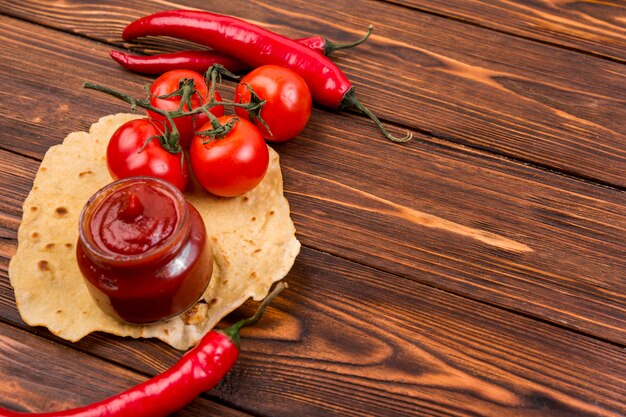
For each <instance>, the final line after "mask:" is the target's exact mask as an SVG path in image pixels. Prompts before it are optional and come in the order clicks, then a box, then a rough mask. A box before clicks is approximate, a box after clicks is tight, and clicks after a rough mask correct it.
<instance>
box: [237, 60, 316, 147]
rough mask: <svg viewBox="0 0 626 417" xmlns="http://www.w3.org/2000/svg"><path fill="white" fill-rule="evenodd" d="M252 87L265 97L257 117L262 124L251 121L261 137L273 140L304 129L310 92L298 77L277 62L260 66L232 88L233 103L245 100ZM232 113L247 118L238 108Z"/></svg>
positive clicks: (247, 99)
mask: <svg viewBox="0 0 626 417" xmlns="http://www.w3.org/2000/svg"><path fill="white" fill-rule="evenodd" d="M246 84H247V85H249V86H250V87H252V89H253V90H254V92H255V93H256V94H257V95H258V96H259V98H260V99H261V100H266V103H265V105H264V106H263V108H262V109H261V112H260V116H261V118H262V119H263V120H264V121H265V123H267V125H268V126H269V128H270V132H271V134H270V133H269V132H268V131H267V129H266V128H265V126H263V124H262V123H261V122H260V121H258V120H254V124H255V125H256V127H258V128H259V130H260V131H261V134H262V135H263V137H264V138H265V139H267V140H270V141H274V142H282V141H285V140H288V139H291V138H293V137H294V136H296V135H297V134H298V133H300V132H301V131H302V129H304V126H306V124H307V122H308V121H309V116H310V115H311V91H310V90H309V87H308V86H307V85H306V82H305V81H304V79H302V77H301V76H300V75H298V74H296V73H295V72H293V71H292V70H290V69H288V68H284V67H280V66H277V65H264V66H262V67H258V68H257V69H255V70H253V71H251V72H250V73H249V74H248V75H246V76H245V77H243V78H242V79H241V82H240V83H239V85H238V86H237V89H236V90H235V103H249V102H250V99H251V97H250V96H251V93H250V90H249V89H248V88H247V87H246ZM235 113H236V114H237V115H238V116H240V117H244V118H246V119H248V120H250V117H249V115H248V112H247V111H246V110H245V109H242V108H240V107H236V108H235Z"/></svg>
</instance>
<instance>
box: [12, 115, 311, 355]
mask: <svg viewBox="0 0 626 417" xmlns="http://www.w3.org/2000/svg"><path fill="white" fill-rule="evenodd" d="M138 117H140V116H138V115H133V114H117V115H111V116H106V117H103V118H102V119H100V120H99V121H98V122H97V123H95V124H94V125H92V126H91V128H90V129H89V132H88V133H87V132H74V133H71V134H70V135H68V136H67V137H66V138H65V140H64V141H63V143H62V144H61V145H56V146H53V147H51V148H50V149H49V150H48V152H47V153H46V155H45V157H44V159H43V161H42V162H41V166H40V168H39V171H38V172H37V175H36V177H35V180H34V184H33V189H32V190H31V192H30V194H29V195H28V197H27V198H26V201H25V202H24V206H23V218H22V223H21V225H20V228H19V231H18V248H17V252H16V254H15V256H13V258H12V259H11V262H10V264H9V277H10V279H11V284H12V285H13V288H14V290H15V298H16V300H17V307H18V310H19V312H20V314H21V316H22V318H23V320H24V321H25V322H26V323H27V324H29V325H32V326H45V327H47V328H48V329H50V331H51V332H52V333H54V334H55V335H57V336H59V337H62V338H64V339H67V340H70V341H77V340H79V339H81V338H82V337H84V336H85V335H87V334H89V333H91V332H95V331H102V332H107V333H111V334H114V335H119V336H130V337H135V338H139V337H145V338H150V337H156V338H158V339H160V340H163V341H164V342H166V343H168V344H170V345H171V346H173V347H175V348H177V349H188V348H190V347H192V346H194V345H195V344H197V343H198V341H199V340H200V339H201V338H202V336H204V335H205V334H206V333H207V332H208V331H209V330H210V329H212V328H213V326H215V324H216V323H217V322H218V321H219V320H220V319H222V318H223V317H224V316H225V315H226V314H228V313H230V312H231V311H233V310H234V309H236V308H237V307H239V306H240V305H241V304H243V303H244V302H245V301H246V300H247V299H249V298H250V297H252V298H253V299H255V300H260V299H262V298H264V297H265V296H266V295H267V293H268V291H269V289H270V287H271V286H272V284H273V283H274V282H276V281H278V280H280V279H282V278H284V277H285V275H286V274H287V273H288V272H289V270H290V269H291V266H292V265H293V262H294V260H295V258H296V256H297V255H298V253H299V251H300V242H299V241H298V240H297V239H296V237H295V227H294V224H293V221H292V220H291V218H290V216H289V204H288V202H287V200H286V199H285V197H284V195H283V183H282V175H281V172H280V164H279V158H278V154H277V153H276V152H275V151H274V150H272V149H271V148H269V152H270V164H269V168H268V171H267V174H266V175H265V178H264V179H263V181H262V182H261V184H259V185H258V186H257V187H256V188H255V189H254V190H252V191H250V192H248V193H246V194H245V195H243V196H239V197H234V198H220V197H215V196H212V195H210V194H208V193H206V192H205V191H204V190H202V189H201V187H199V186H198V185H197V184H190V187H189V189H188V191H187V192H186V193H185V195H186V197H187V199H188V201H189V202H191V204H193V205H194V206H195V207H196V208H197V209H198V211H199V212H200V214H201V215H202V217H203V219H204V222H205V224H206V228H207V236H208V239H209V242H210V243H211V245H212V248H213V252H214V255H215V259H214V268H213V276H212V278H211V283H210V284H209V287H208V289H207V290H206V292H205V293H204V295H203V299H202V300H201V301H200V302H199V303H197V304H196V305H195V306H194V307H193V308H192V309H191V310H190V311H188V312H186V313H185V314H183V315H181V316H178V317H176V318H174V319H171V320H168V321H166V322H162V323H156V324H150V325H131V324H127V323H122V322H119V321H117V320H115V319H114V318H112V317H110V316H108V315H106V314H105V313H103V312H102V311H101V310H100V309H99V308H98V307H97V306H96V304H95V303H94V302H93V301H92V299H91V297H90V295H89V293H88V291H87V288H86V286H85V284H84V283H83V278H82V276H81V273H80V271H79V269H78V265H77V263H76V254H75V250H76V242H77V239H78V217H79V215H80V212H81V210H82V208H83V206H84V204H85V203H86V202H87V200H88V199H89V197H90V196H91V195H92V194H94V193H95V192H96V191H97V190H99V189H100V188H102V187H103V186H105V185H106V184H108V183H110V182H111V181H112V180H111V177H110V175H109V173H108V171H107V167H106V160H105V154H106V147H107V143H108V141H109V138H110V137H111V135H112V134H113V132H115V130H116V129H117V128H118V127H119V126H121V125H122V124H123V123H125V122H127V121H129V120H132V119H135V118H138Z"/></svg>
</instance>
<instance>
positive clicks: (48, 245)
mask: <svg viewBox="0 0 626 417" xmlns="http://www.w3.org/2000/svg"><path fill="white" fill-rule="evenodd" d="M51 249H54V243H48V244H46V250H51Z"/></svg>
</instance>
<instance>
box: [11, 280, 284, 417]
mask: <svg viewBox="0 0 626 417" xmlns="http://www.w3.org/2000/svg"><path fill="white" fill-rule="evenodd" d="M285 287H286V284H282V283H279V284H278V285H277V286H276V287H275V288H274V290H273V291H272V292H271V293H270V294H269V295H268V296H267V297H266V298H265V300H264V301H263V303H262V304H261V306H260V307H259V309H258V310H257V312H256V314H255V315H254V316H253V317H250V318H247V319H243V320H240V321H238V322H237V323H235V324H233V325H232V326H230V327H228V328H227V329H224V330H212V331H210V332H209V333H207V334H206V335H205V336H204V337H203V338H202V339H201V340H200V343H198V344H197V345H196V346H195V347H194V348H193V349H191V350H190V351H188V352H187V353H186V354H185V355H183V356H182V357H181V358H180V359H179V360H178V362H176V364H174V366H172V367H171V368H170V369H168V370H167V371H165V372H164V373H162V374H160V375H157V376H155V377H154V378H152V379H150V380H148V381H146V382H144V383H142V384H139V385H137V386H135V387H133V388H131V389H129V390H127V391H124V392H123V393H121V394H118V395H115V396H113V397H110V398H107V399H106V400H103V401H100V402H97V403H94V404H91V405H86V406H84V407H79V408H75V409H72V410H65V411H58V412H51V413H23V412H17V411H11V410H7V409H4V408H1V407H0V417H24V416H29V417H165V416H168V415H170V414H171V413H173V412H174V411H176V410H179V409H181V408H183V407H184V406H185V405H187V404H189V403H190V402H191V401H192V400H193V399H194V398H196V397H197V396H198V395H200V394H201V393H202V392H204V391H207V390H209V389H211V388H213V387H214V386H215V385H217V384H218V382H219V381H220V380H221V379H222V378H223V377H224V375H226V373H227V372H228V371H229V370H230V368H232V366H233V365H234V364H235V362H236V361H237V358H238V357H239V331H240V330H241V328H242V327H244V326H248V325H250V324H253V323H256V322H257V321H258V320H259V319H260V318H261V316H262V315H263V312H264V311H265V308H266V307H267V305H268V304H269V303H270V301H271V300H272V299H273V298H274V297H276V296H277V295H278V294H279V293H280V292H281V291H282V290H283V289H284V288H285Z"/></svg>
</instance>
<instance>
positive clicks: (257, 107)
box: [239, 83, 274, 136]
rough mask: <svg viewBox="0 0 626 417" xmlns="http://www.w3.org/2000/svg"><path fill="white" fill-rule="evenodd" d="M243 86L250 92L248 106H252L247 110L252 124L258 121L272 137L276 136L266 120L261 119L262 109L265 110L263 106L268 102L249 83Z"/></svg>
mask: <svg viewBox="0 0 626 417" xmlns="http://www.w3.org/2000/svg"><path fill="white" fill-rule="evenodd" d="M242 84H243V85H245V86H246V88H247V89H248V91H249V92H250V101H249V103H247V105H248V106H250V107H248V108H247V109H246V110H247V112H248V117H249V118H250V120H251V121H252V122H254V121H255V120H256V121H258V122H259V123H261V124H262V125H263V127H264V128H265V130H267V133H268V134H269V135H270V136H274V135H273V134H272V131H271V130H270V127H269V125H268V124H267V123H265V120H263V119H262V118H261V109H262V108H263V106H264V105H265V103H266V102H267V100H264V99H262V98H261V97H259V95H258V94H257V93H256V92H255V91H254V89H253V88H252V87H251V86H250V84H248V83H242ZM239 104H242V101H241V99H240V101H239Z"/></svg>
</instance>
